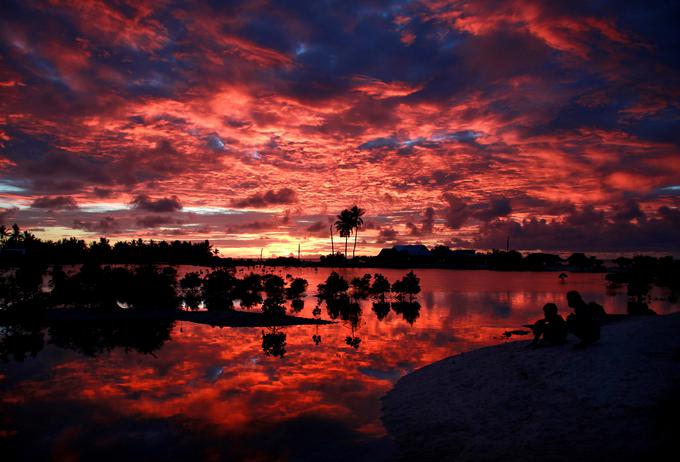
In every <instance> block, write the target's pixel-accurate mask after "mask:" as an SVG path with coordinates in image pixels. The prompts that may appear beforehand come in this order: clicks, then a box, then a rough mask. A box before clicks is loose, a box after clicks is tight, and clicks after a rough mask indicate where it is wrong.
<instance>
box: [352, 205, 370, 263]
mask: <svg viewBox="0 0 680 462" xmlns="http://www.w3.org/2000/svg"><path fill="white" fill-rule="evenodd" d="M349 211H350V213H351V216H352V227H353V228H354V248H353V249H352V259H354V253H355V252H356V250H357V236H358V235H359V230H360V229H361V227H362V226H363V225H364V219H363V218H361V217H362V216H363V215H364V214H365V213H366V211H365V210H364V209H360V208H359V207H357V206H356V205H355V206H354V207H352V208H351V209H349Z"/></svg>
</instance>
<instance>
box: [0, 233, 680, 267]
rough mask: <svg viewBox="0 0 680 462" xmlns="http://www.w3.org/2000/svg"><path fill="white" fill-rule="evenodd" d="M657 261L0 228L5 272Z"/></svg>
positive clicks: (671, 263)
mask: <svg viewBox="0 0 680 462" xmlns="http://www.w3.org/2000/svg"><path fill="white" fill-rule="evenodd" d="M641 258H642V259H644V260H645V262H646V263H645V266H649V264H650V261H652V260H653V261H654V262H658V263H659V265H661V266H663V267H664V268H665V269H668V268H675V271H677V268H678V261H677V260H675V259H674V258H673V257H672V256H667V257H661V258H656V257H647V256H636V257H634V258H626V257H619V258H617V259H615V260H614V261H613V263H614V265H616V266H613V267H612V266H611V265H610V266H609V267H607V266H606V265H605V262H604V261H603V260H602V259H599V258H596V257H594V256H591V255H586V254H585V253H581V252H574V253H572V254H571V255H570V256H568V257H567V258H563V257H561V256H560V255H557V254H552V253H543V252H528V253H522V252H519V251H517V250H511V249H506V250H498V249H493V250H490V251H479V250H475V249H451V248H449V247H447V246H444V245H437V246H434V247H432V248H428V247H427V246H425V245H422V244H415V245H395V246H393V247H391V248H386V249H382V250H381V251H380V252H379V253H378V255H374V256H365V255H360V256H352V257H351V258H348V257H346V256H345V254H343V253H341V252H335V253H331V254H328V255H321V256H320V258H319V259H318V260H310V259H301V258H296V257H292V256H288V257H275V258H231V257H220V256H219V251H218V250H217V249H216V248H215V247H214V246H213V245H212V244H211V243H210V242H209V241H208V240H205V241H198V242H192V241H180V240H174V241H157V240H149V241H144V240H142V239H133V240H129V241H126V240H122V241H117V242H114V243H112V242H111V241H110V240H109V239H107V238H105V237H101V238H99V240H95V241H91V242H89V243H88V242H86V241H85V240H84V239H77V238H75V237H71V238H68V239H60V240H57V241H52V240H42V239H40V238H38V237H36V236H35V235H34V234H32V233H30V232H28V231H22V230H21V228H20V227H19V226H18V225H16V224H15V225H13V226H12V228H11V230H8V229H7V228H6V227H5V226H0V266H5V267H11V266H15V265H17V264H20V263H21V262H25V261H27V260H30V261H33V262H40V263H44V264H48V265H53V264H58V265H68V264H81V263H96V264H169V265H198V266H210V267H223V266H255V265H264V266H290V267H359V268H442V269H446V268H450V269H466V270H474V269H484V270H492V271H558V272H559V271H571V272H594V273H606V272H629V271H630V269H631V268H632V265H633V262H634V261H639V260H640V259H641Z"/></svg>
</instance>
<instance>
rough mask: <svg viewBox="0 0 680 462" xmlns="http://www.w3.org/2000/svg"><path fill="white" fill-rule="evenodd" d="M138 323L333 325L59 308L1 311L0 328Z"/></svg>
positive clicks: (252, 315)
mask: <svg viewBox="0 0 680 462" xmlns="http://www.w3.org/2000/svg"><path fill="white" fill-rule="evenodd" d="M136 321H185V322H193V323H195V324H204V325H208V326H212V327H272V326H298V325H315V324H318V325H323V324H333V322H332V321H326V320H322V319H313V318H303V317H299V316H289V315H285V316H282V317H279V318H268V317H267V316H266V315H265V314H264V313H258V312H248V311H238V310H225V311H181V310H177V311H172V310H170V311H162V310H116V311H97V310H86V309H71V308H57V309H50V310H46V311H44V312H41V313H35V314H33V315H31V316H30V317H27V316H12V315H10V314H8V313H2V312H0V325H11V324H22V323H34V324H38V325H52V324H59V323H69V324H74V323H75V324H78V323H82V324H97V323H129V322H136Z"/></svg>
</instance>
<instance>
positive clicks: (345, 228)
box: [335, 209, 354, 258]
mask: <svg viewBox="0 0 680 462" xmlns="http://www.w3.org/2000/svg"><path fill="white" fill-rule="evenodd" d="M337 218H338V219H337V220H336V222H335V229H336V230H337V231H338V233H339V234H340V237H344V238H345V258H347V240H348V239H349V237H350V236H351V235H352V230H353V229H354V217H353V216H352V211H351V210H350V209H345V210H343V211H342V212H340V215H338V217H337Z"/></svg>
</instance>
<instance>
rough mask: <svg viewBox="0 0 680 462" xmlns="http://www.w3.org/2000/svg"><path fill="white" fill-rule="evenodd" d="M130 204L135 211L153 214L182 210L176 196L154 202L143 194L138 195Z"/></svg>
mask: <svg viewBox="0 0 680 462" xmlns="http://www.w3.org/2000/svg"><path fill="white" fill-rule="evenodd" d="M131 204H132V206H133V207H135V208H136V209H139V210H144V211H147V212H154V213H169V212H177V211H179V210H182V204H181V203H180V202H179V199H178V198H177V196H172V197H164V198H161V199H155V200H154V199H151V198H150V197H149V196H147V195H145V194H139V195H138V196H136V197H135V198H134V199H133V200H132V202H131Z"/></svg>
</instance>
